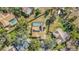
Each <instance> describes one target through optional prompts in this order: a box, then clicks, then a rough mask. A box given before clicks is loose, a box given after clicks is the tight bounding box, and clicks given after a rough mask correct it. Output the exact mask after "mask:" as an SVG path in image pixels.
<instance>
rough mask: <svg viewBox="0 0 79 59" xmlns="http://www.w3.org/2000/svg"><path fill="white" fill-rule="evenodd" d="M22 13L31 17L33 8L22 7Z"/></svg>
mask: <svg viewBox="0 0 79 59" xmlns="http://www.w3.org/2000/svg"><path fill="white" fill-rule="evenodd" d="M22 11H23V12H24V13H25V14H27V15H31V14H32V12H33V7H22Z"/></svg>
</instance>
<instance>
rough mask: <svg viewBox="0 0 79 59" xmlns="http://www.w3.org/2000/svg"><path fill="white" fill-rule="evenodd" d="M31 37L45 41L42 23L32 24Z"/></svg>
mask: <svg viewBox="0 0 79 59" xmlns="http://www.w3.org/2000/svg"><path fill="white" fill-rule="evenodd" d="M31 32H32V37H34V38H40V39H45V38H46V37H45V34H44V26H43V23H42V22H33V23H32V27H31Z"/></svg>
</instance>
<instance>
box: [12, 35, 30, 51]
mask: <svg viewBox="0 0 79 59" xmlns="http://www.w3.org/2000/svg"><path fill="white" fill-rule="evenodd" d="M13 46H14V47H15V49H16V50H17V51H25V50H27V48H28V47H29V43H28V42H27V40H26V39H25V38H23V37H17V39H16V41H15V42H14V43H13Z"/></svg>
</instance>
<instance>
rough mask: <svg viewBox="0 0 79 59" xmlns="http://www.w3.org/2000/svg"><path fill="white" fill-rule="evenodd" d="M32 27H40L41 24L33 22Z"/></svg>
mask: <svg viewBox="0 0 79 59" xmlns="http://www.w3.org/2000/svg"><path fill="white" fill-rule="evenodd" d="M32 26H41V23H40V22H33V23H32Z"/></svg>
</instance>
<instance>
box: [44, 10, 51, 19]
mask: <svg viewBox="0 0 79 59" xmlns="http://www.w3.org/2000/svg"><path fill="white" fill-rule="evenodd" d="M49 13H50V9H48V10H46V11H45V18H46V17H47V16H48V15H49Z"/></svg>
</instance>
